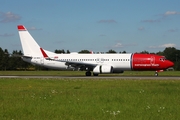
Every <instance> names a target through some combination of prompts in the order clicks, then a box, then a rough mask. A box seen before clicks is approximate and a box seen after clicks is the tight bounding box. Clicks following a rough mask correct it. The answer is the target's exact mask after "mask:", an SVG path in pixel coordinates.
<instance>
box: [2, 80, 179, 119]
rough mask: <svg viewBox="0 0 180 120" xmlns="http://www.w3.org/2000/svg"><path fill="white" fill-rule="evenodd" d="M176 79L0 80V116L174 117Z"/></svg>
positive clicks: (176, 112) (176, 94)
mask: <svg viewBox="0 0 180 120" xmlns="http://www.w3.org/2000/svg"><path fill="white" fill-rule="evenodd" d="M179 93H180V81H178V80H125V79H124V80H119V79H108V78H107V79H93V78H92V79H68V78H62V79H45V78H43V79H35V78H31V79H28V78H27V79H20V78H1V79H0V119H1V120H12V119H14V120H17V119H18V120H24V119H26V120H33V119H37V120H40V119H43V120H45V119H46V120H49V119H51V120H52V119H55V120H61V119H63V120H119V119H122V120H145V119H149V120H157V119H158V120H177V119H180V114H179V113H180V104H179V103H180V95H179Z"/></svg>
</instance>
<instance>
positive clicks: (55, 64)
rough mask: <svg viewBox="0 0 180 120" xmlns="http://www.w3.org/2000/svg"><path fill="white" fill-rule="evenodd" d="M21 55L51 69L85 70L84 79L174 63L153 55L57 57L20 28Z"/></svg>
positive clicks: (59, 55)
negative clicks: (85, 77)
mask: <svg viewBox="0 0 180 120" xmlns="http://www.w3.org/2000/svg"><path fill="white" fill-rule="evenodd" d="M17 28H18V31H19V36H20V41H21V45H22V49H23V53H24V55H23V56H22V59H23V60H24V61H26V62H29V63H32V64H34V65H39V66H44V67H46V68H50V69H61V70H63V69H71V70H72V69H73V70H84V71H86V72H85V75H86V76H91V75H92V73H93V75H94V76H98V75H99V74H111V73H123V72H124V71H131V70H132V71H155V74H154V75H155V76H158V72H161V71H164V70H166V69H167V68H170V67H173V66H174V63H173V62H171V61H170V60H167V59H166V58H165V56H159V55H156V54H140V53H127V54H96V53H94V54H78V53H71V54H56V53H54V52H50V51H48V50H45V49H43V48H41V47H40V46H39V45H38V44H37V42H36V41H35V40H34V38H33V37H32V36H31V35H30V33H29V32H28V30H27V29H26V28H25V26H23V25H18V26H17Z"/></svg>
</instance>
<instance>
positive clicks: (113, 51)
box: [106, 49, 117, 53]
mask: <svg viewBox="0 0 180 120" xmlns="http://www.w3.org/2000/svg"><path fill="white" fill-rule="evenodd" d="M106 53H117V52H116V51H115V50H112V49H111V50H109V51H108V52H106Z"/></svg>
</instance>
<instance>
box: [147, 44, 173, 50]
mask: <svg viewBox="0 0 180 120" xmlns="http://www.w3.org/2000/svg"><path fill="white" fill-rule="evenodd" d="M167 47H176V44H174V43H167V44H163V45H159V46H149V48H152V49H153V48H167Z"/></svg>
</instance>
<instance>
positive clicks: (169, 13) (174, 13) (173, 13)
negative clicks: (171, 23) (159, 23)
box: [164, 11, 180, 16]
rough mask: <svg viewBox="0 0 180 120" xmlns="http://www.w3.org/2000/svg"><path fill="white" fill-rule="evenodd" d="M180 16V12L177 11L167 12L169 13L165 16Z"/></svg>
mask: <svg viewBox="0 0 180 120" xmlns="http://www.w3.org/2000/svg"><path fill="white" fill-rule="evenodd" d="M178 14H180V12H176V11H167V12H165V13H164V15H166V16H167V15H178Z"/></svg>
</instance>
